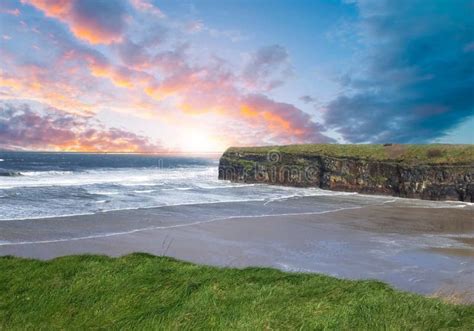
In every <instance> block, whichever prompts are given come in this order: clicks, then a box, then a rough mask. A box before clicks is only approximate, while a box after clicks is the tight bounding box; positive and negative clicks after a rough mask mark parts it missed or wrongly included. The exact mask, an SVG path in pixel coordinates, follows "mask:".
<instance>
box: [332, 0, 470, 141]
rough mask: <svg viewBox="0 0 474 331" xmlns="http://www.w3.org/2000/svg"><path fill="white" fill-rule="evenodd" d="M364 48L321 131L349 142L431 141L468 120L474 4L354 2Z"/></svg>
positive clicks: (333, 103)
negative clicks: (327, 130)
mask: <svg viewBox="0 0 474 331" xmlns="http://www.w3.org/2000/svg"><path fill="white" fill-rule="evenodd" d="M358 7H359V10H360V15H361V18H362V21H361V25H360V27H361V30H360V34H361V36H362V38H363V40H364V42H365V45H366V47H367V52H366V53H365V58H364V59H361V60H360V61H359V62H360V63H367V65H366V66H363V67H362V69H363V70H359V71H354V72H353V73H352V74H351V75H347V76H346V77H345V88H346V91H347V92H346V93H345V94H344V95H341V96H340V97H338V98H336V99H335V100H333V101H332V102H330V103H329V104H328V106H327V109H326V112H325V115H324V119H325V122H326V126H328V127H329V128H332V129H335V130H336V131H338V132H339V133H340V134H341V135H342V137H343V138H344V139H345V140H347V141H351V142H401V143H407V142H428V141H431V140H433V139H435V138H438V137H440V136H443V135H444V134H445V133H446V132H447V131H448V130H449V129H452V128H453V127H455V126H456V125H458V124H459V123H461V122H462V121H464V120H465V119H466V118H468V117H469V116H472V115H473V98H472V91H473V90H472V86H473V84H474V79H473V77H474V56H473V55H474V54H473V52H472V49H471V48H470V47H469V45H470V44H472V31H473V28H474V27H473V20H472V19H471V17H470V15H467V14H466V13H468V12H471V11H472V10H473V8H472V2H471V1H469V0H466V1H453V2H443V4H442V5H441V4H440V3H439V2H436V1H434V2H426V1H413V0H409V1H408V0H405V1H375V0H363V1H358Z"/></svg>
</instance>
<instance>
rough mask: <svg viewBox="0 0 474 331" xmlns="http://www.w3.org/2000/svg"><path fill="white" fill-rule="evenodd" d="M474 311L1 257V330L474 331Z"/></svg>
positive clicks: (315, 285) (341, 285) (93, 259)
mask: <svg viewBox="0 0 474 331" xmlns="http://www.w3.org/2000/svg"><path fill="white" fill-rule="evenodd" d="M473 325H474V306H455V305H448V304H444V303H442V302H441V301H439V300H437V299H428V298H424V297H422V296H418V295H414V294H408V293H404V292H399V291H396V290H394V289H392V288H391V287H389V286H388V285H385V284H383V283H380V282H377V281H348V280H340V279H336V278H332V277H328V276H323V275H317V274H292V273H284V272H281V271H278V270H273V269H266V268H248V269H244V270H239V269H229V268H225V269H220V268H214V267H206V266H199V265H195V264H191V263H185V262H181V261H177V260H173V259H170V258H166V257H156V256H151V255H147V254H132V255H128V256H124V257H121V258H109V257H104V256H88V255H84V256H70V257H64V258H58V259H55V260H52V261H47V262H45V261H38V260H27V259H20V258H13V257H1V258H0V330H3V329H22V330H23V329H35V330H38V329H45V330H46V329H47V330H50V329H84V328H100V329H110V328H112V329H124V328H125V329H131V328H133V329H203V330H204V329H205V330H208V329H223V330H224V329H225V330H228V329H247V330H254V329H292V330H293V329H347V330H349V329H350V330H358V329H366V330H382V329H397V330H398V329H400V330H406V329H423V330H428V329H431V330H432V329H436V330H438V329H465V330H468V329H472V326H473Z"/></svg>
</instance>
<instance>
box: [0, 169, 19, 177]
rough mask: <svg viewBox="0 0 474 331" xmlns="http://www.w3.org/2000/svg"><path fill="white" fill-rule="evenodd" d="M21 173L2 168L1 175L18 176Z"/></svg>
mask: <svg viewBox="0 0 474 331" xmlns="http://www.w3.org/2000/svg"><path fill="white" fill-rule="evenodd" d="M21 175H22V173H20V172H18V171H13V170H5V169H0V177H18V176H21Z"/></svg>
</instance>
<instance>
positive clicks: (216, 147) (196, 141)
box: [180, 129, 226, 153]
mask: <svg viewBox="0 0 474 331" xmlns="http://www.w3.org/2000/svg"><path fill="white" fill-rule="evenodd" d="M180 140H181V142H180V149H181V150H182V151H184V152H192V153H209V152H221V151H223V150H224V149H225V148H226V144H225V142H224V141H222V140H219V139H218V138H216V137H213V136H211V135H209V134H208V133H206V132H204V131H200V130H195V129H190V130H186V132H185V133H183V134H182V135H181V139H180Z"/></svg>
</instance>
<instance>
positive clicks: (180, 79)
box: [0, 0, 474, 151]
mask: <svg viewBox="0 0 474 331" xmlns="http://www.w3.org/2000/svg"><path fill="white" fill-rule="evenodd" d="M0 3H1V5H0V8H1V10H0V37H1V38H0V50H1V52H0V61H1V62H0V68H1V71H0V75H1V76H0V78H1V80H0V98H1V100H0V107H1V111H0V145H1V147H4V148H14V149H40V150H71V151H77V150H80V151H163V150H168V151H169V150H173V151H175V150H180V151H221V150H223V149H225V148H226V147H228V146H229V145H268V144H288V143H308V142H315V143H318V142H333V143H337V142H339V143H372V142H373V143H385V142H394V143H430V142H446V143H473V140H474V138H473V134H472V131H473V130H472V129H473V126H474V119H473V97H472V94H473V93H472V92H473V91H472V89H473V88H472V87H473V86H474V85H473V83H474V82H473V76H474V75H473V68H474V59H473V55H474V38H473V19H472V15H471V14H470V13H472V12H473V9H474V8H473V6H474V5H473V3H472V1H463V0H456V1H447V0H440V1H428V0H425V1H421V0H413V1H375V0H357V1H356V0H353V1H315V0H314V1H302V0H299V1H283V0H280V1H269V0H257V1H248V0H245V1H244V0H232V1H216V0H215V1H211V0H206V1H171V0H163V1H158V0H153V1H151V0H116V1H108V0H94V1H92V0H62V1H55V0H49V1H46V0H23V1H20V0H0ZM58 137H59V138H58Z"/></svg>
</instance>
